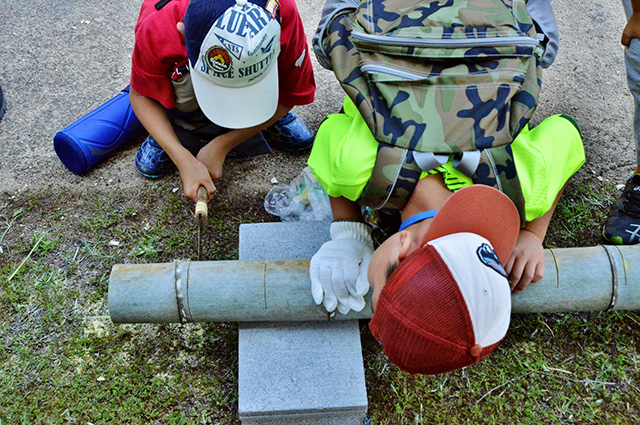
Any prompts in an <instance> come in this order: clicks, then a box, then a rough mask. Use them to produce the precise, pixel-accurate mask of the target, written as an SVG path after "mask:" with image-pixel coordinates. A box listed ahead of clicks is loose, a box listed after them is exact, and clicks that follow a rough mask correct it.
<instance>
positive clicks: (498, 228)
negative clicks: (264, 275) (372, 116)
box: [308, 97, 585, 374]
mask: <svg viewBox="0 0 640 425" xmlns="http://www.w3.org/2000/svg"><path fill="white" fill-rule="evenodd" d="M511 147H512V149H513V151H514V161H515V169H516V170H517V172H518V175H519V177H520V183H521V184H522V195H523V196H524V198H525V200H526V202H525V210H524V211H523V212H522V214H524V217H521V216H520V213H519V211H518V209H517V208H516V207H515V205H514V203H513V202H512V200H511V199H510V198H508V197H507V196H506V195H505V194H504V193H502V192H500V191H499V190H497V189H494V188H492V187H489V186H485V185H481V184H473V182H472V180H471V179H468V178H467V179H465V178H464V176H462V175H461V174H460V173H459V172H457V171H456V170H455V168H454V167H452V166H451V163H447V164H445V165H443V166H441V167H438V168H437V169H436V170H435V172H432V173H424V174H423V176H422V178H421V179H420V180H419V182H418V183H417V185H416V187H415V189H414V191H413V193H412V194H411V195H410V198H409V199H408V201H407V203H406V205H405V207H404V208H403V209H402V211H401V220H402V224H401V225H400V228H399V230H398V232H397V233H394V234H393V235H391V236H389V237H388V238H387V239H386V240H385V241H384V242H383V243H382V244H380V246H379V247H377V249H375V250H374V244H373V239H372V237H371V227H370V226H369V225H368V224H366V223H364V222H363V218H362V213H361V206H360V205H359V204H358V202H357V201H358V200H359V197H360V195H361V194H362V192H363V190H364V188H365V186H366V184H367V183H368V181H369V178H370V177H371V173H372V170H373V168H374V163H375V159H376V152H377V148H378V142H377V141H376V140H375V138H374V137H373V135H372V133H371V131H370V130H369V127H368V126H367V125H366V124H365V122H364V120H363V118H362V116H361V115H360V114H359V112H358V110H357V108H356V107H355V105H354V104H353V102H352V101H351V100H350V99H349V98H348V97H347V98H346V99H345V103H344V112H343V113H340V114H331V115H329V116H328V117H327V119H326V120H325V121H324V122H323V123H322V124H321V126H320V128H319V129H318V133H317V135H316V140H315V143H314V147H313V149H312V151H311V155H310V157H309V160H308V164H309V167H310V168H311V170H312V171H313V172H314V174H315V176H316V178H317V180H318V182H319V183H320V184H321V185H322V187H323V188H324V189H325V191H326V192H327V193H328V194H329V197H330V201H331V207H332V211H333V217H334V221H333V222H332V224H331V228H330V233H331V240H330V241H328V242H326V243H325V244H324V245H323V246H322V247H321V248H320V250H319V251H318V252H317V253H316V254H315V255H314V256H313V258H312V259H311V264H310V278H311V286H312V287H311V290H312V295H313V298H314V300H315V302H316V303H317V304H321V303H322V304H324V306H325V308H326V309H327V311H329V312H333V311H334V310H336V309H337V310H338V311H339V312H341V313H344V314H346V313H348V311H349V310H350V309H353V310H356V311H360V310H362V308H364V305H365V301H364V295H365V294H366V293H367V292H368V291H369V289H370V287H371V288H372V289H373V295H372V299H371V300H372V307H373V310H374V315H373V319H372V320H371V322H370V324H369V326H370V329H371V331H372V333H373V335H374V336H375V337H376V338H377V339H378V340H379V341H380V342H381V343H382V346H383V347H384V349H385V352H386V353H387V355H388V357H389V358H390V359H391V360H392V361H393V362H394V363H395V364H396V365H398V366H399V367H400V368H402V369H403V370H406V371H408V372H411V373H427V374H432V373H443V372H447V371H451V370H455V369H459V368H461V367H464V366H467V365H470V364H473V363H476V362H478V361H480V360H481V359H482V358H484V357H486V355H488V354H489V353H490V352H491V351H492V350H493V349H494V348H495V347H496V346H497V345H498V343H499V342H500V341H501V340H502V339H503V338H504V336H505V334H506V331H507V329H508V326H509V319H510V312H511V298H510V296H511V292H515V293H518V292H520V291H522V290H524V289H525V288H526V287H527V286H528V285H529V284H530V283H531V282H537V281H538V280H540V279H541V278H542V277H543V274H544V251H543V246H542V242H543V240H544V237H545V235H546V232H547V227H548V225H549V222H550V220H551V217H552V215H553V212H554V210H555V207H556V205H557V202H558V200H559V197H560V194H561V192H562V190H563V188H564V186H565V184H566V182H567V180H568V179H569V177H570V176H571V175H573V174H574V173H575V172H576V171H577V170H578V169H579V168H580V167H581V166H582V164H583V163H584V160H585V156H584V148H583V146H582V138H581V135H580V131H579V129H578V127H577V125H576V124H575V122H574V121H573V120H572V119H571V118H569V117H567V116H564V115H554V116H552V117H549V118H547V119H545V120H544V121H543V122H542V123H540V124H539V125H538V126H537V127H535V128H533V129H529V128H528V127H526V128H525V129H523V130H522V131H521V133H520V134H519V135H518V137H516V139H515V140H514V141H513V143H512V144H511ZM522 219H523V220H522ZM522 222H524V223H525V224H524V226H522V227H521V223H522Z"/></svg>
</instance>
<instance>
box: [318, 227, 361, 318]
mask: <svg viewBox="0 0 640 425" xmlns="http://www.w3.org/2000/svg"><path fill="white" fill-rule="evenodd" d="M330 232H331V240H330V241H329V242H325V243H324V244H323V245H322V247H320V249H319V250H318V252H316V254H315V255H314V256H313V257H312V258H311V263H310V265H309V276H310V277H311V295H313V300H314V301H315V303H316V304H318V305H320V303H323V304H324V307H325V308H326V309H327V311H328V312H329V313H331V312H333V311H334V310H335V309H336V307H337V308H338V311H339V312H340V313H342V314H347V313H348V312H349V309H353V310H355V311H360V310H362V309H363V308H364V305H365V302H364V295H365V294H366V293H367V292H368V291H369V281H368V280H367V270H368V269H369V260H371V255H372V254H373V239H371V227H369V225H367V224H365V223H361V222H357V221H337V222H333V223H331V227H330Z"/></svg>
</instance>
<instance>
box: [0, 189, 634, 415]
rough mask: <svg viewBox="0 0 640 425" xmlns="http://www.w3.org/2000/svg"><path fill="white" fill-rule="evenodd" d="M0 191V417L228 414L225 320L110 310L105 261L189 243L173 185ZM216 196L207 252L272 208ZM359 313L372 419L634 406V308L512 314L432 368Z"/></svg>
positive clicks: (597, 209) (577, 232) (590, 230)
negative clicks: (492, 345) (434, 372)
mask: <svg viewBox="0 0 640 425" xmlns="http://www.w3.org/2000/svg"><path fill="white" fill-rule="evenodd" d="M167 193H170V195H169V196H167V195H166V194H167ZM612 193H614V190H613V189H611V188H604V190H594V189H588V188H573V189H571V188H570V189H568V190H567V193H566V194H565V197H564V198H563V200H562V202H561V203H560V205H559V207H558V210H557V211H558V213H557V215H556V217H555V218H554V220H553V222H552V226H551V230H550V237H549V238H548V239H547V241H546V243H547V245H549V246H560V247H561V246H578V245H593V244H596V243H599V242H600V240H599V236H598V235H599V229H600V226H601V224H602V222H603V221H604V218H605V217H606V214H607V210H608V209H609V208H610V206H611V204H612V201H613V197H612V195H611V194H612ZM0 196H2V197H0V248H1V250H0V424H1V425H4V424H68V423H78V424H80V423H81V424H89V423H91V424H123V423H127V424H238V423H239V421H238V419H237V411H236V409H237V337H238V334H237V328H236V326H235V325H234V324H229V323H218V324H198V325H178V324H176V325H114V324H113V323H112V322H111V321H110V320H109V317H108V309H107V292H108V279H109V272H110V270H111V267H112V266H113V265H114V264H116V263H125V262H128V263H151V262H168V261H172V260H174V259H188V258H191V259H193V258H195V251H196V247H195V242H196V224H195V220H194V217H193V213H192V206H191V205H190V202H189V201H188V200H186V199H185V198H184V197H183V196H182V194H181V193H171V189H170V185H169V187H168V186H167V184H166V183H164V184H163V183H158V184H157V185H154V186H151V188H150V189H149V190H148V191H147V192H145V193H114V194H108V195H105V194H98V195H87V194H82V193H81V194H76V193H66V192H64V191H63V192H57V191H56V192H54V191H51V190H48V191H43V192H39V193H28V194H25V195H17V196H9V195H7V194H5V195H0ZM216 199H217V202H215V203H214V204H212V207H211V208H212V209H211V220H210V221H209V225H208V228H207V229H206V235H207V237H205V238H203V241H204V242H205V249H204V252H206V253H208V255H207V258H206V259H207V260H225V259H235V258H236V257H237V246H238V240H237V230H238V225H239V223H241V222H247V221H266V220H270V219H271V218H270V216H267V215H266V213H264V212H262V211H261V210H260V209H257V208H254V207H251V208H247V209H249V210H250V211H251V212H250V213H246V212H245V211H246V209H245V210H243V209H242V208H240V209H236V210H234V209H232V208H231V206H230V205H231V204H232V201H233V205H237V204H238V200H237V199H236V200H229V199H225V198H224V197H223V196H217V198H216ZM242 202H245V203H246V204H247V205H252V206H254V205H260V202H261V198H260V197H259V196H256V198H255V199H253V198H251V197H249V198H248V199H246V200H242ZM242 202H240V203H241V204H242ZM361 328H362V332H361V334H362V342H363V356H364V362H365V373H366V381H367V392H368V396H369V415H370V417H371V419H372V423H373V424H427V423H428V424H440V423H442V424H444V423H446V424H463V423H489V424H502V423H522V424H539V423H545V424H600V423H611V424H632V423H638V422H639V421H640V394H639V392H640V372H639V371H640V364H639V363H640V316H639V315H638V313H637V312H609V313H579V314H578V313H576V314H531V315H520V316H515V317H514V319H513V321H512V324H511V328H510V331H509V334H508V337H507V338H506V340H505V341H504V342H503V343H502V344H501V345H500V347H499V348H498V349H497V350H496V352H494V354H492V355H491V356H490V357H489V358H487V359H486V360H484V361H483V362H481V363H480V364H478V365H475V366H472V367H469V368H466V369H464V370H462V371H458V372H454V373H450V374H447V375H442V376H433V377H429V376H411V375H408V374H406V373H404V372H402V371H400V370H398V369H397V367H395V366H394V365H393V364H392V363H390V362H389V361H388V360H387V358H386V356H385V355H384V353H383V352H382V350H381V348H380V347H379V345H378V344H377V343H376V342H375V340H374V339H373V337H372V336H371V334H370V333H369V331H368V328H367V326H366V322H362V323H361Z"/></svg>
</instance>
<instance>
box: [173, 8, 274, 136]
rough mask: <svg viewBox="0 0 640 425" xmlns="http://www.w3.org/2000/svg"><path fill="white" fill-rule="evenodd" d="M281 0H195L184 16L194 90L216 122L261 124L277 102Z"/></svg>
mask: <svg viewBox="0 0 640 425" xmlns="http://www.w3.org/2000/svg"><path fill="white" fill-rule="evenodd" d="M279 7H280V6H279V3H278V2H277V1H276V0H215V1H211V0H191V2H190V3H189V6H188V7H187V12H186V14H185V18H184V25H185V40H186V43H187V54H188V56H189V67H190V68H191V80H192V82H193V90H194V92H195V95H196V99H197V100H198V104H199V105H200V109H202V112H203V113H204V114H205V115H206V116H207V118H209V119H210V120H211V121H212V122H214V123H215V124H218V125H220V126H222V127H227V128H247V127H252V126H254V125H258V124H262V123H263V122H265V121H267V120H268V119H269V118H271V117H272V116H273V114H274V113H275V112H276V108H277V106H278V54H279V53H280V13H279Z"/></svg>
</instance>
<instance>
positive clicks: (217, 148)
mask: <svg viewBox="0 0 640 425" xmlns="http://www.w3.org/2000/svg"><path fill="white" fill-rule="evenodd" d="M290 110H291V107H289V106H283V105H278V108H277V109H276V112H275V114H274V115H273V117H271V118H270V119H269V120H268V121H266V122H264V123H262V124H259V125H255V126H253V127H249V128H239V129H233V130H229V131H228V132H227V133H224V134H221V135H220V136H218V137H216V138H215V139H213V140H212V141H211V142H209V143H208V144H207V145H206V146H205V147H203V148H202V149H200V152H198V156H197V158H198V160H199V161H201V162H202V163H203V164H205V165H206V167H207V169H208V170H209V174H210V176H211V178H212V179H213V180H218V179H219V178H221V177H222V166H223V165H224V159H225V157H226V156H227V154H228V153H229V151H231V149H233V148H235V147H236V146H238V145H239V144H240V143H242V142H244V141H245V140H247V139H248V138H250V137H253V136H255V135H256V134H258V133H260V132H261V131H262V130H264V129H265V128H267V127H269V126H270V125H272V124H274V123H275V122H276V121H278V120H279V119H280V118H282V117H284V116H285V115H287V113H288V112H289V111H290ZM196 190H197V188H196Z"/></svg>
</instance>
